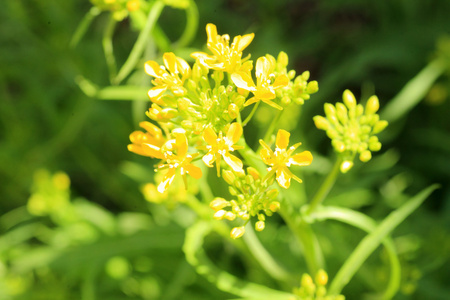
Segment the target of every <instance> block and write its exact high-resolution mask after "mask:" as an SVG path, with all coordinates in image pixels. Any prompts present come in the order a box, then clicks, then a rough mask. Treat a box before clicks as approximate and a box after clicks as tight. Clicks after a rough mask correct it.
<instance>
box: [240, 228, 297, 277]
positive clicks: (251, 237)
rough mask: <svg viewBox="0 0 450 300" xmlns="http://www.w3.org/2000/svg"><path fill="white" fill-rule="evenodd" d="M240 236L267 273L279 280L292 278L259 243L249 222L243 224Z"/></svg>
mask: <svg viewBox="0 0 450 300" xmlns="http://www.w3.org/2000/svg"><path fill="white" fill-rule="evenodd" d="M242 238H243V239H244V242H245V243H246V244H247V247H248V248H249V250H250V252H251V253H252V254H253V256H254V257H255V259H256V260H257V261H258V262H259V264H260V265H261V266H262V267H263V268H264V270H266V272H267V274H269V275H270V276H272V277H273V278H275V279H277V280H281V281H289V280H290V279H292V275H291V274H289V272H287V271H286V270H285V269H284V268H283V267H282V266H280V265H279V264H278V263H277V261H276V260H275V259H274V258H273V257H272V255H271V254H270V253H269V252H268V251H267V250H266V248H264V246H263V245H262V244H261V242H260V241H259V239H258V237H257V236H256V234H255V232H254V230H253V227H252V225H251V224H247V226H245V234H244V236H243V237H242Z"/></svg>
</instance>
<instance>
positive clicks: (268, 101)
mask: <svg viewBox="0 0 450 300" xmlns="http://www.w3.org/2000/svg"><path fill="white" fill-rule="evenodd" d="M262 102H264V103H266V104H269V105H270V106H272V107H273V108H276V109H278V110H283V107H281V106H279V105H278V104H276V103H275V102H273V101H271V100H266V99H262Z"/></svg>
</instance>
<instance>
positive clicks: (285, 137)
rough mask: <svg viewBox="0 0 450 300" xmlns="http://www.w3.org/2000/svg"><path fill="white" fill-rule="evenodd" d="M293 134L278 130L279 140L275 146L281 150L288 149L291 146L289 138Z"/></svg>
mask: <svg viewBox="0 0 450 300" xmlns="http://www.w3.org/2000/svg"><path fill="white" fill-rule="evenodd" d="M290 136H291V134H290V133H289V132H287V131H286V130H284V129H280V130H278V133H277V139H276V141H275V145H276V146H277V148H279V149H286V148H287V146H288V145H289V137H290Z"/></svg>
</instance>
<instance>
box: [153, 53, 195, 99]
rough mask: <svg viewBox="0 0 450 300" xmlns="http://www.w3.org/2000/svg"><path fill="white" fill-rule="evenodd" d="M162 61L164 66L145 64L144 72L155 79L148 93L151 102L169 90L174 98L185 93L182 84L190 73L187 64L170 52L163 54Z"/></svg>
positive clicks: (155, 63) (154, 63)
mask: <svg viewBox="0 0 450 300" xmlns="http://www.w3.org/2000/svg"><path fill="white" fill-rule="evenodd" d="M163 61H164V66H160V65H159V64H158V63H157V62H155V61H147V62H146V63H145V72H146V73H147V74H148V75H150V76H152V77H154V78H155V79H154V80H153V81H152V83H153V85H154V87H153V88H152V89H150V90H149V91H148V96H149V97H150V99H152V101H153V100H156V101H157V100H158V99H159V98H160V97H161V96H162V94H163V93H164V92H165V91H166V90H167V89H170V90H171V91H172V92H173V93H174V94H175V95H176V96H182V95H184V94H185V93H186V89H185V88H184V87H183V84H184V81H185V80H186V79H187V78H188V77H189V75H190V72H191V67H189V64H188V63H187V62H186V61H185V60H184V59H182V58H180V57H176V56H175V54H173V53H172V52H167V53H164V55H163Z"/></svg>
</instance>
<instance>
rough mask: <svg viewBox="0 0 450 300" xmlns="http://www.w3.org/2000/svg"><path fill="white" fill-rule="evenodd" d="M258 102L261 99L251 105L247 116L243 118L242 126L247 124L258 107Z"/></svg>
mask: <svg viewBox="0 0 450 300" xmlns="http://www.w3.org/2000/svg"><path fill="white" fill-rule="evenodd" d="M259 103H261V101H258V102H256V104H255V105H253V109H252V111H251V112H250V114H249V115H248V117H247V118H245V120H244V122H242V127H244V126H245V125H247V124H248V122H250V120H251V118H252V117H253V115H254V114H255V112H256V110H257V109H258V106H259Z"/></svg>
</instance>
